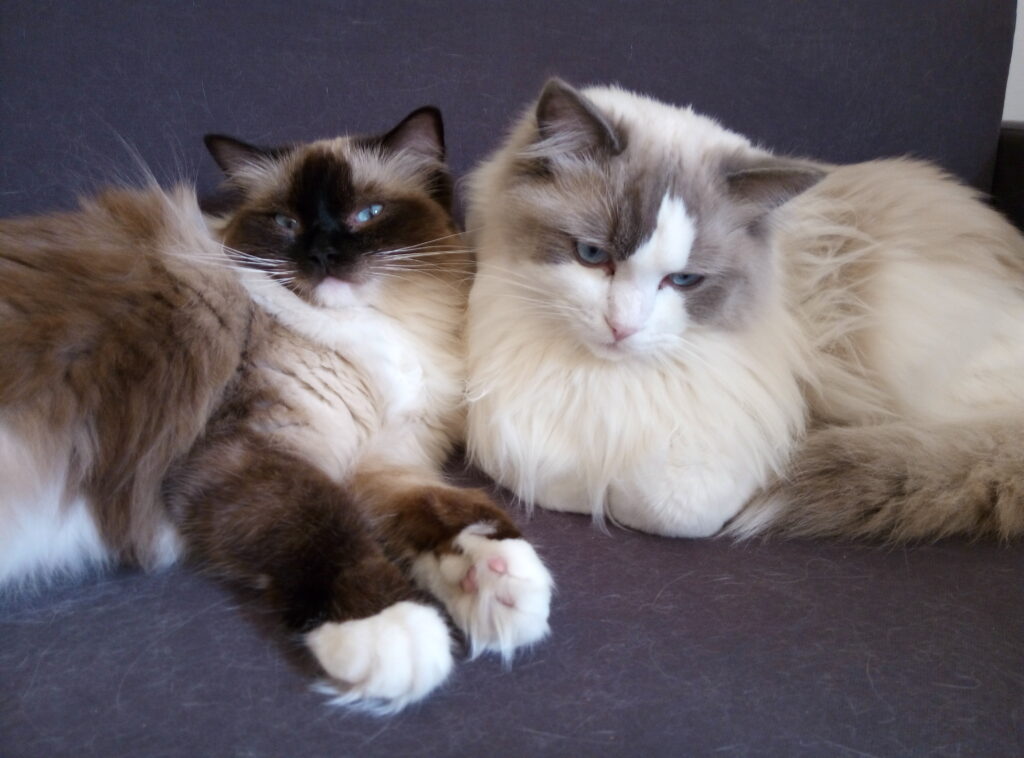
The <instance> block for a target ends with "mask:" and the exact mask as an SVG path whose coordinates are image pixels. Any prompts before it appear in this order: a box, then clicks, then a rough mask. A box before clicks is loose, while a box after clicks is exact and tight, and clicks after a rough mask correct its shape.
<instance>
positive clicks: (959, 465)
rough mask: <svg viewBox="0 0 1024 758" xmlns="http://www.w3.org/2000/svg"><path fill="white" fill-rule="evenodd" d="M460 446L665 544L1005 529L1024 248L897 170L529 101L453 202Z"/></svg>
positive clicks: (712, 131) (550, 494) (927, 170)
mask: <svg viewBox="0 0 1024 758" xmlns="http://www.w3.org/2000/svg"><path fill="white" fill-rule="evenodd" d="M469 205H470V213H469V218H468V222H467V224H468V226H469V227H470V228H471V229H472V230H473V234H474V242H475V247H476V249H477V253H478V270H477V275H476V278H475V281H474V284H473V291H472V293H471V296H470V305H469V314H468V326H467V337H468V346H469V347H468V350H469V353H468V360H469V364H468V377H469V378H468V390H469V393H468V396H469V399H470V403H471V406H470V410H469V433H468V437H469V449H470V453H471V455H472V457H473V458H474V459H475V461H476V462H477V463H478V464H479V465H480V466H481V468H483V469H484V470H485V471H487V472H488V473H489V474H491V475H492V476H493V477H494V478H495V479H497V480H498V481H499V482H501V483H502V484H504V485H506V486H507V487H509V488H510V489H512V490H514V491H515V492H516V493H517V494H518V495H519V496H520V497H521V498H522V499H523V500H526V501H528V502H532V501H536V502H538V503H540V504H541V505H544V506H546V507H549V508H555V509H559V510H571V511H580V512H584V513H593V514H595V516H596V517H598V518H600V517H601V516H602V515H604V516H607V517H609V518H611V519H613V520H615V521H618V522H620V523H623V524H625V525H628V526H631V527H634V528H637V529H642V530H645V531H650V532H656V533H659V534H667V535H674V536H690V537H698V536H708V535H714V534H721V533H723V532H724V533H731V534H735V535H751V534H758V533H762V532H772V531H774V532H781V533H790V534H803V535H844V536H871V537H875V538H883V539H909V538H921V537H928V538H931V537H937V536H942V535H948V534H957V533H959V534H968V535H977V534H990V535H995V536H999V537H1008V536H1010V535H1015V534H1019V533H1021V532H1024V238H1022V237H1021V234H1020V233H1019V232H1018V231H1017V230H1015V229H1014V228H1013V227H1012V226H1011V225H1010V224H1008V223H1007V222H1006V220H1005V219H1003V218H1001V217H1000V216H999V215H998V214H997V213H995V212H994V211H993V210H992V209H990V208H988V207H986V206H985V205H984V204H983V203H982V202H980V201H979V200H978V198H977V197H976V196H975V194H974V193H973V192H971V191H970V190H969V189H967V188H965V187H963V186H961V185H959V184H958V183H956V182H954V181H952V180H951V179H949V178H948V177H946V176H944V175H942V173H941V172H940V171H938V170H937V169H936V168H934V167H932V166H929V165H927V164H924V163H920V162H914V161H908V160H886V161H873V162H870V163H864V164H859V165H853V166H827V165H824V164H819V163H814V162H810V161H803V160H790V159H785V158H779V157H776V156H773V155H772V154H771V153H769V152H767V151H766V150H763V149H760V148H757V147H755V146H754V145H752V144H751V142H750V141H749V140H747V139H746V138H744V137H742V136H740V135H738V134H735V133H734V132H730V131H728V130H726V129H724V128H722V127H721V126H719V125H718V124H717V123H715V122H714V121H712V120H711V119H709V118H706V117H704V116H701V115H699V114H697V113H694V112H693V111H692V110H690V109H689V108H677V107H673V106H671V105H666V104H664V103H660V102H657V101H655V100H652V99H650V98H647V97H643V96H641V95H637V94H634V93H631V92H626V91H624V90H621V89H618V88H615V87H595V88H591V89H587V90H585V91H582V92H579V91H577V90H575V89H573V88H572V87H570V86H568V85H567V84H565V83H564V82H560V81H557V80H556V81H552V82H550V83H549V84H548V86H547V87H546V88H545V89H544V91H543V93H542V94H541V96H540V98H539V99H538V101H537V102H536V103H535V105H534V107H533V108H531V109H530V110H529V111H528V112H527V113H525V114H524V115H523V117H522V118H521V119H520V121H519V122H518V123H517V125H516V126H515V128H514V130H513V131H512V133H511V135H510V136H509V138H508V140H507V141H506V143H505V144H504V145H503V146H502V147H501V149H500V150H498V152H497V153H496V154H495V155H494V156H493V157H492V158H491V159H490V160H488V161H487V162H486V163H485V164H484V165H483V166H481V167H480V168H479V169H478V170H477V172H476V173H475V175H474V176H473V177H472V181H471V197H470V203H469Z"/></svg>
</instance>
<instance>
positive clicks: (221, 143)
mask: <svg viewBox="0 0 1024 758" xmlns="http://www.w3.org/2000/svg"><path fill="white" fill-rule="evenodd" d="M203 143H204V144H205V145H206V149H207V150H209V151H210V155H212V156H213V159H214V160H215V161H216V162H217V165H218V166H220V168H221V171H223V172H224V173H225V174H227V175H228V176H231V175H232V174H236V173H238V171H239V169H242V168H244V167H246V166H251V165H252V164H254V163H259V162H261V161H266V160H268V159H270V158H273V157H274V156H275V154H276V152H280V151H274V150H267V149H265V148H262V147H256V146H255V145H250V144H249V143H247V142H242V141H241V140H239V139H235V138H234V137H228V136H227V135H224V134H207V135H206V136H205V137H203Z"/></svg>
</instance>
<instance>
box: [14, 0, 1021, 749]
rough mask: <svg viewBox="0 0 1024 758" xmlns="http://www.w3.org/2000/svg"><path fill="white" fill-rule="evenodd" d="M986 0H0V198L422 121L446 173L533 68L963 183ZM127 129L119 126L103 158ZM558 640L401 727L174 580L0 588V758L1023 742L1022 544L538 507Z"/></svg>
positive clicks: (988, 146)
mask: <svg viewBox="0 0 1024 758" xmlns="http://www.w3.org/2000/svg"><path fill="white" fill-rule="evenodd" d="M1013 19H1014V3H1013V2H1011V1H1010V0H988V1H987V2H984V3H982V2H962V1H961V0H903V1H902V2H900V3H893V2H891V1H890V0H858V2H848V3H806V2H798V1H797V0H749V1H747V2H739V1H737V2H731V1H724V0H689V1H688V2H674V3H667V2H666V3H660V2H642V3H613V2H591V1H584V0H570V1H569V2H561V3H548V2H542V1H541V0H524V1H523V2H515V3H513V2H500V3H483V2H473V0H446V1H445V2H407V3H380V2H378V3H371V2H364V1H360V2H317V3H313V2H309V3H298V4H293V3H288V4H285V3H274V2H269V1H268V0H256V1H255V2H249V3H237V2H236V3H211V2H193V3H171V2H168V3H147V4H141V3H132V2H127V1H126V0H112V1H109V2H95V1H93V0H83V1H82V2H75V3H67V2H38V1H37V2H27V1H25V0H6V2H4V3H3V4H2V5H0V213H2V214H3V215H11V214H14V213H22V212H32V211H40V210H44V209H47V208H50V207H54V206H62V207H63V206H68V205H70V204H71V202H72V199H73V196H74V195H75V193H76V192H78V191H81V190H83V189H88V188H90V187H93V186H95V185H96V184H98V183H101V182H104V181H108V180H110V179H112V178H117V177H118V176H125V175H127V176H131V175H133V174H134V173H136V172H137V169H136V168H135V166H134V158H133V157H132V155H131V151H132V150H135V151H137V153H138V155H139V156H140V157H141V159H142V160H143V161H144V162H145V163H146V164H147V165H149V166H150V167H152V169H153V170H154V171H155V173H156V174H157V176H159V177H161V178H162V179H165V180H168V179H173V178H178V177H181V176H182V175H185V176H191V175H193V174H194V175H196V176H198V178H199V181H200V184H201V186H203V187H207V188H208V187H209V186H210V185H211V182H212V181H213V179H214V177H215V174H216V172H215V171H214V169H213V165H212V162H211V161H209V160H208V159H207V158H205V156H203V154H202V147H201V143H200V137H201V135H202V134H203V133H204V132H207V131H219V132H228V133H235V134H237V135H238V136H240V137H243V138H246V139H248V140H251V141H257V142H263V143H274V142H279V141H289V140H295V139H305V138H311V137H319V136H327V135H331V134H334V133H336V132H338V131H342V130H379V129H381V128H383V127H386V126H389V125H391V124H392V123H394V122H396V121H397V120H398V119H399V118H401V117H402V116H403V115H404V114H405V113H406V112H408V111H409V110H411V109H413V108H414V107H417V106H419V105H422V104H425V103H433V104H436V105H439V106H440V107H441V108H442V109H443V110H444V112H445V116H446V121H447V126H448V130H447V133H448V145H449V148H450V155H451V159H452V163H453V166H454V167H455V169H456V172H457V173H463V172H464V171H465V170H466V169H468V168H469V167H470V166H471V165H472V164H473V163H474V162H475V161H477V160H479V159H480V158H481V157H482V156H483V155H484V154H485V153H486V151H488V150H489V149H491V148H492V147H493V146H494V145H495V144H496V143H497V141H498V139H499V135H500V133H501V132H502V130H503V129H504V128H505V125H506V124H507V122H508V120H509V119H510V117H511V116H512V115H513V114H514V113H516V112H517V111H518V110H519V108H521V107H522V104H523V103H525V102H526V101H527V100H528V99H530V98H531V97H532V96H533V95H534V94H535V93H536V91H537V90H538V89H539V87H540V85H541V84H542V82H543V80H544V78H545V77H546V76H547V75H549V74H559V75H561V76H563V77H565V78H567V79H569V80H570V81H573V82H575V83H587V82H605V81H612V80H615V81H619V82H621V83H622V84H624V85H626V86H628V87H632V88H636V89H641V90H644V91H647V92H650V93H652V94H654V95H656V96H658V97H660V98H663V99H667V100H670V101H674V102H693V103H694V104H695V106H696V107H697V108H698V109H699V110H702V111H705V112H708V113H711V114H713V115H716V116H718V117H719V118H720V119H721V120H722V121H723V122H724V123H726V124H727V125H728V126H730V127H732V128H734V129H736V130H738V131H742V132H744V133H746V134H748V135H751V136H753V137H755V138H757V139H759V140H761V141H762V142H764V143H765V144H768V145H771V146H773V147H776V148H778V149H780V150H782V151H788V152H794V153H800V154H808V155H812V156H815V157H820V158H824V159H829V160H835V161H852V160H860V159H866V158H871V157H877V156H883V155H897V154H904V153H912V154H915V155H918V156H921V157H927V158H931V159H934V160H937V161H939V162H940V163H941V164H942V165H944V166H946V167H947V168H948V169H950V170H951V171H954V172H956V173H957V174H958V175H959V176H961V177H963V178H965V179H966V180H968V181H972V182H974V183H975V184H976V185H977V186H979V187H983V188H988V186H989V177H990V175H991V168H992V162H993V159H994V156H995V151H996V138H997V134H998V129H999V120H1000V114H1001V108H1002V101H1003V88H1004V86H1005V78H1006V70H1007V65H1008V59H1009V50H1010V42H1011V39H1012V33H1013ZM129 148H130V149H129ZM526 527H527V532H528V534H529V535H530V536H531V537H532V538H533V539H534V540H535V541H536V542H537V543H538V544H539V546H540V549H541V551H542V553H543V555H544V556H545V558H546V559H547V560H548V561H549V563H550V565H551V567H552V570H553V572H554V574H555V577H556V580H557V582H558V585H559V592H558V594H557V595H556V597H555V601H554V608H553V615H552V624H553V636H552V637H551V639H550V640H549V641H547V642H546V643H544V644H543V645H541V646H539V647H538V648H537V649H536V650H534V651H533V652H531V653H529V654H526V655H524V656H522V657H521V659H520V660H518V661H517V663H516V665H515V666H513V667H512V668H511V669H510V670H504V669H503V668H502V666H501V665H500V664H499V663H498V662H497V661H495V660H493V659H482V660H478V661H473V662H467V663H465V664H464V665H461V666H460V667H459V668H458V670H457V672H456V674H455V676H454V678H453V680H452V681H451V682H450V683H449V684H448V685H447V686H446V687H445V688H444V689H443V690H442V691H440V692H439V693H438V694H437V695H436V696H435V697H433V698H431V699H430V700H429V701H427V702H426V703H424V704H422V705H421V706H419V707H416V708H413V709H411V710H409V711H408V712H406V713H403V714H401V715H399V716H398V717H396V718H394V719H391V720H386V721H381V720H378V719H374V718H370V717H367V716H361V715H357V714H351V713H347V712H339V711H337V710H332V709H329V708H326V707H325V706H324V705H323V699H322V698H321V697H320V696H318V695H315V694H313V693H311V692H310V691H309V689H308V680H307V679H306V678H304V677H303V676H302V675H300V674H299V673H298V672H297V671H296V670H294V669H293V668H292V666H291V664H290V662H289V659H288V658H287V657H285V656H284V655H282V653H281V651H280V649H279V646H278V644H277V643H276V642H275V641H273V640H271V639H267V638H265V637H264V636H262V634H261V632H260V625H258V624H255V623H252V619H250V618H247V617H246V615H245V614H244V613H243V612H240V610H239V609H238V608H237V607H236V602H235V600H234V598H233V597H232V596H230V595H229V594H227V593H225V592H224V591H223V590H221V589H220V588H218V587H217V586H216V585H213V584H211V583H209V582H208V581H206V580H205V579H203V578H201V577H199V576H196V575H195V574H193V573H191V572H188V571H186V570H184V569H177V570H175V571H172V572H170V573H166V574H161V575H155V576H144V575H140V574H135V573H131V572H121V573H116V574H113V575H109V576H105V577H99V578H96V579H93V580H88V581H84V582H81V583H79V584H77V585H75V586H64V587H51V588H49V589H45V590H42V591H40V592H38V593H35V594H29V595H24V594H23V595H19V596H14V597H11V596H7V597H6V598H4V599H3V600H2V603H0V756H4V757H5V758H14V757H16V756H47V757H49V756H53V757H55V758H56V757H58V756H70V755H75V756H103V757H104V758H112V757H114V756H122V755H123V756H199V755H204V756H205V755H209V756H254V757H256V756H260V757H262V756H323V755H352V756H399V755H423V756H444V755H467V756H468V755H491V756H522V755H571V756H578V755H612V756H615V755H622V756H635V755H687V756H699V755H720V756H805V755H806V756H865V755H870V756H911V755H913V756H967V755H972V756H990V757H992V758H1000V757H1002V756H1019V755H1022V754H1024V610H1022V609H1024V545H1021V544H1015V545H1012V546H998V545H994V544H989V543H983V544H967V543H961V542H950V543H943V544H940V545H935V546H918V547H907V548H898V549H883V548H879V547H870V546H849V545H842V544H837V543H829V542H817V543H815V542H793V543H787V542H769V543H765V544H762V543H756V544H750V545H744V546H739V547H736V546H733V545H731V544H729V543H726V542H720V541H702V542H694V541H685V540H667V539H658V538H653V537H648V536H643V535H637V534H631V533H627V532H620V531H616V532H614V533H613V534H611V535H610V536H609V535H605V534H602V533H600V532H599V531H597V530H595V529H594V528H593V527H592V526H591V525H590V523H589V522H588V521H587V520H586V519H582V518H578V517H572V516H565V515H558V514H551V513H544V512H538V513H537V514H536V515H535V516H534V518H532V519H531V520H530V521H529V522H528V523H527V525H526Z"/></svg>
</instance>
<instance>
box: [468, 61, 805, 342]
mask: <svg viewBox="0 0 1024 758" xmlns="http://www.w3.org/2000/svg"><path fill="white" fill-rule="evenodd" d="M517 137H518V139H519V140H520V144H519V145H518V146H517V149H515V151H514V154H513V156H512V159H511V161H510V162H508V163H507V164H505V167H506V170H507V173H506V174H505V176H503V177H502V178H501V181H502V182H503V183H504V189H503V190H502V191H503V192H504V194H505V197H504V198H503V202H502V203H501V214H503V219H502V220H501V222H500V223H499V224H498V226H499V227H500V228H501V230H502V234H503V235H504V237H505V238H506V239H507V240H508V243H506V244H503V245H502V246H501V247H502V248H503V249H505V250H510V251H512V250H514V251H515V252H514V255H515V257H516V260H514V261H505V262H504V263H503V264H502V265H504V266H507V267H508V269H509V270H507V271H506V272H504V274H505V275H507V276H508V282H509V286H510V287H513V288H518V289H520V290H522V292H521V294H522V297H523V299H524V302H525V303H526V305H525V306H524V307H525V308H527V309H530V306H531V305H532V306H533V311H534V312H535V313H537V314H541V315H542V317H543V318H545V319H547V320H549V321H551V322H552V324H553V326H555V327H556V328H558V329H559V330H561V331H562V332H564V333H566V334H568V335H569V336H571V338H572V339H574V340H576V341H578V342H579V343H581V344H583V345H585V346H586V347H587V348H589V349H590V350H591V351H592V352H593V353H594V354H596V355H598V356H600V357H603V358H609V359H622V358H624V357H627V356H631V355H638V354H645V353H652V352H657V351H658V350H660V349H670V348H671V347H672V346H679V345H680V344H682V343H683V341H684V340H685V335H686V333H687V332H688V331H690V330H693V329H725V330H729V329H739V328H742V327H743V325H744V324H745V323H748V321H749V320H750V319H751V318H755V317H756V314H757V311H758V306H759V303H760V301H761V299H762V297H763V296H764V294H765V293H766V292H767V291H768V289H769V288H770V281H771V278H772V270H773V266H772V260H771V251H770V246H769V244H768V240H767V232H768V223H767V220H768V214H769V212H770V211H771V210H772V209H773V208H775V207H777V206H779V205H781V204H782V203H784V202H785V201H786V200H788V199H789V198H790V197H792V196H793V195H795V194H797V193H798V192H800V191H802V190H803V189H805V188H807V187H809V186H810V185H811V184H813V183H814V182H816V181H817V180H818V179H819V178H820V177H821V176H822V172H821V171H820V170H819V169H817V168H816V167H814V166H812V165H810V164H805V163H797V162H794V161H783V160H779V159H776V158H773V157H771V156H770V155H768V154H766V153H762V152H760V151H757V150H755V149H754V148H752V147H751V146H750V145H749V143H748V142H747V141H746V140H745V139H743V138H742V137H739V136H738V135H735V134H732V133H731V132H727V131H726V130H724V129H722V128H720V127H718V126H717V124H714V122H712V121H710V120H709V119H705V118H703V117H700V116H697V115H696V114H693V113H692V112H690V111H688V110H686V111H684V110H680V109H677V108H672V107H670V106H666V105H663V104H660V103H656V102H654V101H652V100H648V99H646V98H641V97H638V96H635V95H631V94H629V93H625V92H622V91H620V90H614V89H601V90H588V91H587V92H586V93H580V92H577V91H576V90H574V89H572V88H571V87H569V86H568V85H566V84H564V83H563V82H560V81H557V80H554V81H552V82H550V83H549V84H548V85H547V87H546V88H545V90H544V92H543V94H542V96H541V98H540V100H539V102H538V104H537V106H536V109H535V112H534V113H533V114H532V115H531V116H530V117H528V118H527V122H526V128H525V129H520V131H519V132H517V136H514V137H513V140H516V139H517ZM493 205H494V204H493V203H492V206H493ZM471 225H473V222H472V221H471ZM483 275H484V276H490V275H497V276H502V275H503V274H502V273H498V272H495V271H488V270H487V269H486V267H485V269H484V272H483Z"/></svg>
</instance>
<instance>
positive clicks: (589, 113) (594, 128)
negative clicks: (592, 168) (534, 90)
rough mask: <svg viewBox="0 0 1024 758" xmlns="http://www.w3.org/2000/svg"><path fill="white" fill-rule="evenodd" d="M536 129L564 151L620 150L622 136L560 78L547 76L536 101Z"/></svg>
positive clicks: (585, 99)
mask: <svg viewBox="0 0 1024 758" xmlns="http://www.w3.org/2000/svg"><path fill="white" fill-rule="evenodd" d="M536 115H537V130H538V132H539V133H540V137H541V139H542V140H551V141H552V142H554V143H555V144H557V145H559V146H560V147H562V149H563V151H564V152H570V153H588V152H589V153H593V152H606V153H609V154H611V155H617V154H618V153H620V152H622V148H623V147H624V145H623V140H622V136H621V135H620V134H619V133H618V132H617V131H616V130H615V127H613V126H612V125H611V124H610V123H609V122H608V119H606V118H605V116H604V114H602V113H601V111H599V110H598V109H597V108H596V107H595V106H594V104H593V103H592V102H590V100H588V99H587V98H586V97H585V96H584V95H583V94H581V93H580V92H578V91H577V90H575V89H574V88H573V87H571V86H569V85H568V84H566V83H565V82H563V81H562V80H561V79H558V78H553V79H549V80H548V83H547V84H545V85H544V90H543V91H542V92H541V93H540V99H539V100H538V101H537V111H536Z"/></svg>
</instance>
